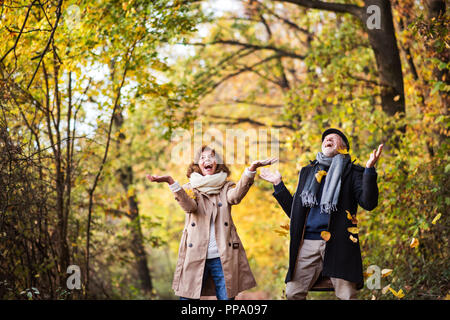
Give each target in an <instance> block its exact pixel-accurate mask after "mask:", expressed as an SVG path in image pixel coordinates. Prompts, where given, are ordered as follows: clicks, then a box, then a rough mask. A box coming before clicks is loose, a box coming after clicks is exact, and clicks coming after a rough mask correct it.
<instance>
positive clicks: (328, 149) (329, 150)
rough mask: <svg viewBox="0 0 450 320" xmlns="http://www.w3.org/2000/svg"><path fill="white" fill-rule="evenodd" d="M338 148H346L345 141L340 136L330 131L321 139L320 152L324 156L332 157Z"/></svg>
mask: <svg viewBox="0 0 450 320" xmlns="http://www.w3.org/2000/svg"><path fill="white" fill-rule="evenodd" d="M339 149H346V146H345V143H344V141H343V140H342V138H341V137H340V136H339V135H338V134H336V133H330V134H329V135H327V136H326V137H325V139H323V142H322V153H323V154H324V156H326V157H334V156H335V155H337V154H338V153H339V152H338V150H339Z"/></svg>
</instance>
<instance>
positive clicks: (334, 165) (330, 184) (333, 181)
mask: <svg viewBox="0 0 450 320" xmlns="http://www.w3.org/2000/svg"><path fill="white" fill-rule="evenodd" d="M316 160H317V161H318V163H319V164H318V165H317V166H316V168H315V170H311V171H310V173H309V175H308V177H306V182H305V186H304V187H303V191H302V193H301V194H300V196H301V198H302V203H303V205H304V206H305V207H314V206H316V205H318V204H319V203H318V202H317V199H316V196H317V192H318V191H319V188H320V182H319V181H317V178H316V174H317V173H318V172H319V171H321V170H324V169H325V168H326V167H329V169H328V173H327V174H326V176H327V178H326V179H325V185H324V186H323V191H322V198H321V199H320V209H321V212H326V213H331V212H332V211H336V209H337V203H338V199H339V192H340V191H341V176H342V172H343V170H344V167H345V166H346V164H347V162H348V161H350V156H349V155H348V154H337V155H335V156H334V157H332V158H330V157H326V156H324V155H323V153H322V152H319V153H318V154H317V157H316ZM319 176H320V173H319V174H317V177H319Z"/></svg>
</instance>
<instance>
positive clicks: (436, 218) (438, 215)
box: [431, 213, 441, 224]
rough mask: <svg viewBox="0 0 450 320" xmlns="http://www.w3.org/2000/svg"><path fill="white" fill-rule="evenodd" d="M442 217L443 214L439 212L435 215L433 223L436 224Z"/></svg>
mask: <svg viewBox="0 0 450 320" xmlns="http://www.w3.org/2000/svg"><path fill="white" fill-rule="evenodd" d="M440 218H441V214H440V213H438V214H437V215H436V217H434V219H433V221H431V223H432V224H436V222H437V221H438V220H439V219H440Z"/></svg>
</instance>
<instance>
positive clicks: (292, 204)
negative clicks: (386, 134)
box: [260, 128, 383, 300]
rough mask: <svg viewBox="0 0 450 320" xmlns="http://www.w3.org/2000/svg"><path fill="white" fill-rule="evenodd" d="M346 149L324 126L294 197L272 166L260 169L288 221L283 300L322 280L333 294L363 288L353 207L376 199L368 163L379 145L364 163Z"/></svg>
mask: <svg viewBox="0 0 450 320" xmlns="http://www.w3.org/2000/svg"><path fill="white" fill-rule="evenodd" d="M349 150H350V144H349V142H348V139H347V137H346V136H345V135H344V134H343V133H342V132H341V131H339V130H337V129H334V128H330V129H327V130H325V131H324V132H323V134H322V152H319V153H318V154H317V157H316V160H314V161H311V163H310V164H309V165H308V166H306V167H303V168H302V169H301V171H300V175H299V180H298V185H297V190H296V192H295V194H294V197H292V195H291V193H290V192H289V191H288V189H287V188H286V187H285V185H284V184H283V181H282V179H281V174H280V173H279V172H278V171H277V172H275V173H273V172H271V171H270V170H268V169H265V170H262V171H261V174H260V176H261V178H263V179H264V180H266V181H269V182H271V183H273V185H274V189H275V192H274V193H273V195H274V197H275V198H276V199H277V201H278V203H279V204H280V205H281V207H282V208H283V210H284V212H285V213H286V214H287V216H288V217H289V218H290V220H291V221H290V246H289V269H288V272H287V275H286V280H285V282H286V296H287V298H288V299H291V300H294V299H306V295H307V293H308V291H309V290H310V289H312V288H313V287H314V288H315V287H317V286H318V283H319V282H320V283H321V284H323V283H324V281H323V280H327V281H325V283H328V285H327V287H328V290H329V289H331V290H332V288H333V287H334V290H335V294H336V296H337V297H338V298H339V299H345V300H348V299H356V291H357V290H359V289H361V288H362V287H363V284H364V280H363V273H362V259H361V251H360V248H359V240H358V230H357V228H356V223H357V221H356V211H357V207H358V204H359V205H360V206H361V207H362V208H364V209H366V210H369V211H370V210H373V209H374V208H375V207H376V206H377V204H378V186H377V174H376V171H375V168H374V166H375V163H376V162H377V161H378V159H379V158H380V156H381V152H382V150H383V145H382V144H381V145H380V146H379V147H378V150H373V152H372V153H371V155H370V158H369V160H368V161H367V163H366V168H363V167H361V166H359V165H355V164H354V163H353V162H351V160H350V156H349V154H348V151H349ZM321 289H322V290H323V289H324V287H323V286H322V288H321ZM326 289H327V288H325V290H326Z"/></svg>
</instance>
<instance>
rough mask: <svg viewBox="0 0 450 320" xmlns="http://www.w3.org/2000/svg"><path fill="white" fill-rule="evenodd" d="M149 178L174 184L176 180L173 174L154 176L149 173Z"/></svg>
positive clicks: (152, 180)
mask: <svg viewBox="0 0 450 320" xmlns="http://www.w3.org/2000/svg"><path fill="white" fill-rule="evenodd" d="M146 177H147V179H148V180H150V181H151V182H167V183H168V184H174V183H175V180H173V178H172V177H171V176H152V175H150V174H148V175H147V176H146Z"/></svg>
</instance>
